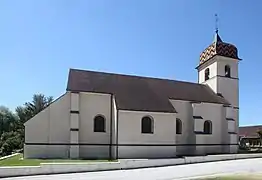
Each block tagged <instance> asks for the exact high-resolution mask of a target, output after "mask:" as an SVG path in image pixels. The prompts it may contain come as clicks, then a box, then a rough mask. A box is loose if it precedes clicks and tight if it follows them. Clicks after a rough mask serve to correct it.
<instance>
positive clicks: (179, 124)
mask: <svg viewBox="0 0 262 180" xmlns="http://www.w3.org/2000/svg"><path fill="white" fill-rule="evenodd" d="M176 134H182V121H181V120H180V119H179V118H176Z"/></svg>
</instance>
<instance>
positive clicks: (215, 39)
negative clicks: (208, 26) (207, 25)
mask: <svg viewBox="0 0 262 180" xmlns="http://www.w3.org/2000/svg"><path fill="white" fill-rule="evenodd" d="M215 29H216V34H215V37H214V42H215V43H218V42H222V39H221V38H220V36H219V35H218V16H217V14H215Z"/></svg>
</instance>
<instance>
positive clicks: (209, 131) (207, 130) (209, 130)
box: [204, 121, 212, 134]
mask: <svg viewBox="0 0 262 180" xmlns="http://www.w3.org/2000/svg"><path fill="white" fill-rule="evenodd" d="M204 133H205V134H212V122H211V121H205V122H204Z"/></svg>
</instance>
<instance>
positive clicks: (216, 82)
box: [196, 30, 240, 143]
mask: <svg viewBox="0 0 262 180" xmlns="http://www.w3.org/2000/svg"><path fill="white" fill-rule="evenodd" d="M239 61H240V58H239V57H238V50H237V48H236V46H235V45H233V44H230V43H227V42H224V41H223V40H222V38H221V37H220V36H219V34H218V30H216V32H215V36H214V40H213V42H212V43H211V44H210V45H209V46H208V47H207V48H206V49H205V50H204V51H203V52H202V53H201V54H200V61H199V65H198V66H197V68H196V69H197V70H198V83H200V84H206V85H208V86H209V87H210V88H211V89H212V90H213V91H214V92H215V93H217V94H218V95H219V96H221V97H223V98H225V99H226V100H227V101H228V102H229V103H230V104H231V105H230V107H228V108H227V112H226V113H228V116H231V117H230V119H233V120H234V121H235V125H234V126H235V127H234V128H235V130H236V132H238V125H239V76H238V64H239ZM228 119H229V118H228ZM233 142H237V135H236V136H230V142H228V143H233Z"/></svg>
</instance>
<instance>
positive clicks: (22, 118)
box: [0, 94, 53, 156]
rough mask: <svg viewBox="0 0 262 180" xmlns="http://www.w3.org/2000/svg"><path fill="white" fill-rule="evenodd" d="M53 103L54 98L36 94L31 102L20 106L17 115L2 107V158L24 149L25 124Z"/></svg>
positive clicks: (0, 119)
mask: <svg viewBox="0 0 262 180" xmlns="http://www.w3.org/2000/svg"><path fill="white" fill-rule="evenodd" d="M52 101H53V98H52V97H46V96H45V95H43V94H35V95H33V100H32V101H31V102H26V103H25V104H24V105H23V106H18V107H17V108H16V110H15V112H16V113H15V114H14V113H13V112H12V111H10V110H9V109H8V108H6V107H3V106H1V107H0V156H4V155H8V154H11V153H12V152H14V151H15V150H19V149H22V148H23V144H24V125H23V124H24V123H25V122H26V121H28V120H29V119H31V118H32V117H33V116H35V115H36V114H38V113H39V112H40V111H42V110H43V109H45V108H46V107H47V106H49V105H50V104H51V103H52ZM40 128H41V127H40Z"/></svg>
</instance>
